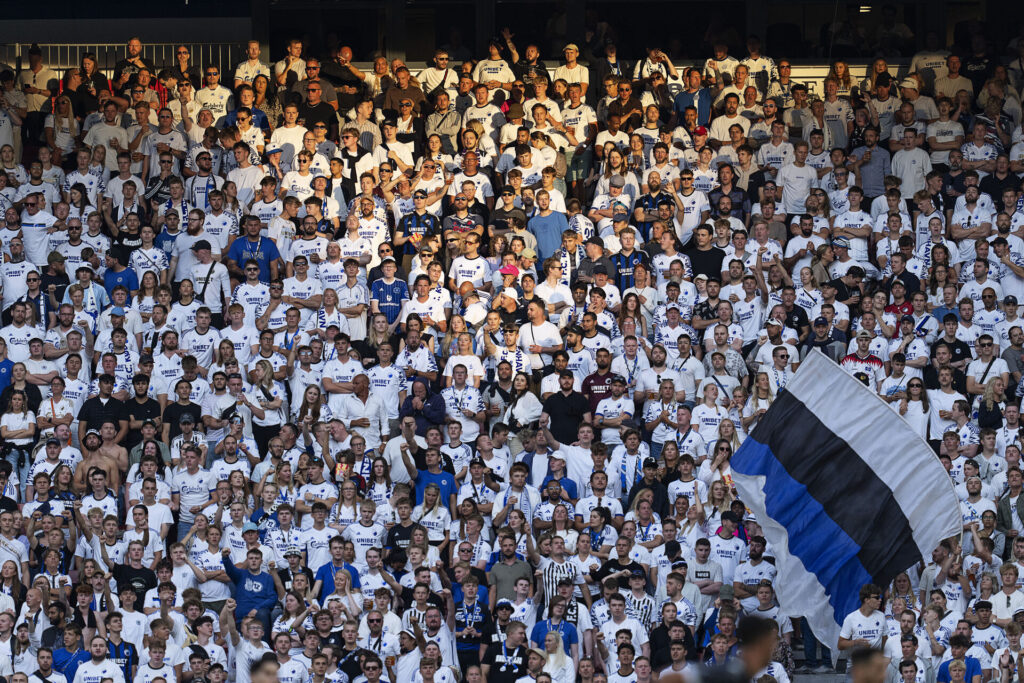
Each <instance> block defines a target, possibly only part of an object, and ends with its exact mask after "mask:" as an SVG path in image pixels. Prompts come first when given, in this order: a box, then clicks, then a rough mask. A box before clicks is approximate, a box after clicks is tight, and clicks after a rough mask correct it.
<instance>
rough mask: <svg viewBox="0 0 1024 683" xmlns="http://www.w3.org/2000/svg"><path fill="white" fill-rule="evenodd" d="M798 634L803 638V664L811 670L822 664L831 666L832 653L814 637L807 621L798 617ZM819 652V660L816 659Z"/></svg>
mask: <svg viewBox="0 0 1024 683" xmlns="http://www.w3.org/2000/svg"><path fill="white" fill-rule="evenodd" d="M800 633H801V634H803V638H804V659H805V660H806V661H805V664H806V665H807V666H809V667H811V668H812V669H813V668H815V667H817V666H820V665H822V664H824V665H825V666H832V653H831V652H830V651H829V649H828V648H827V647H825V646H824V645H822V644H821V643H819V642H818V639H817V638H815V637H814V632H813V631H811V625H810V624H809V623H807V619H805V618H804V617H800ZM819 652H820V653H821V659H820V660H819V659H818V654H819Z"/></svg>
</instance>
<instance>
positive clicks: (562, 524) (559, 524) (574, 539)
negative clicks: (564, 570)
mask: <svg viewBox="0 0 1024 683" xmlns="http://www.w3.org/2000/svg"><path fill="white" fill-rule="evenodd" d="M551 533H552V534H554V535H555V536H558V537H560V538H562V540H564V541H565V552H567V553H575V552H576V545H577V543H578V541H579V538H580V533H579V532H578V531H576V529H575V528H574V527H573V522H572V519H571V518H570V517H569V508H567V507H566V506H565V504H563V503H559V504H558V505H556V506H555V509H554V510H553V511H552V513H551ZM589 540H590V539H587V541H588V542H589Z"/></svg>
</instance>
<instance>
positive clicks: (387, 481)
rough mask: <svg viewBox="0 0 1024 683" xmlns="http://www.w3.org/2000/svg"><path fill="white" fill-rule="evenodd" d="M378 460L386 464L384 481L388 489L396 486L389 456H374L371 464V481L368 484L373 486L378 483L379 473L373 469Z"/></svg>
mask: <svg viewBox="0 0 1024 683" xmlns="http://www.w3.org/2000/svg"><path fill="white" fill-rule="evenodd" d="M378 462H380V463H383V464H384V483H385V484H386V485H387V487H388V490H390V489H391V487H392V486H394V482H392V481H391V465H390V464H389V463H388V460H387V458H382V457H380V456H377V457H376V458H374V459H373V462H372V463H371V464H370V481H369V482H368V484H369V485H370V486H373V485H374V484H376V483H377V475H376V474H374V473H373V471H374V469H375V468H376V465H377V463H378Z"/></svg>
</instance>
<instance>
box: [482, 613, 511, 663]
mask: <svg viewBox="0 0 1024 683" xmlns="http://www.w3.org/2000/svg"><path fill="white" fill-rule="evenodd" d="M511 623H512V622H511V621H509V622H508V624H511ZM508 624H505V625H504V626H502V625H501V624H499V623H498V622H497V621H496V620H493V619H492V620H491V621H490V623H488V624H487V628H486V629H485V630H484V638H483V641H484V642H485V643H487V652H490V647H491V645H497V646H498V652H499V653H500V652H501V644H502V643H504V642H505V638H507V635H506V634H505V629H507V628H508ZM484 657H485V659H486V657H487V653H486V652H485V653H484Z"/></svg>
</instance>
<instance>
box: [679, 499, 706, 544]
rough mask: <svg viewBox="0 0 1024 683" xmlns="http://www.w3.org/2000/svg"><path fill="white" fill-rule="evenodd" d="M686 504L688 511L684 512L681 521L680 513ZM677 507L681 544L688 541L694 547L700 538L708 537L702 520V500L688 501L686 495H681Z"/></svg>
mask: <svg viewBox="0 0 1024 683" xmlns="http://www.w3.org/2000/svg"><path fill="white" fill-rule="evenodd" d="M684 506H685V507H686V511H685V512H682V520H681V521H680V519H679V516H678V515H679V512H681V511H682V509H683V507H684ZM675 509H676V512H677V514H676V521H677V522H678V523H679V527H678V530H677V531H676V540H677V541H679V542H680V543H681V544H683V543H688V544H689V546H690V547H691V548H693V547H695V546H696V545H697V540H698V539H701V538H707V537H708V534H707V531H706V530H705V527H704V523H703V521H702V520H703V519H704V506H703V505H702V504H701V503H700V501H690V502H688V501H687V500H686V497H685V496H680V497H679V498H676V505H675ZM684 547H685V546H684Z"/></svg>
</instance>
